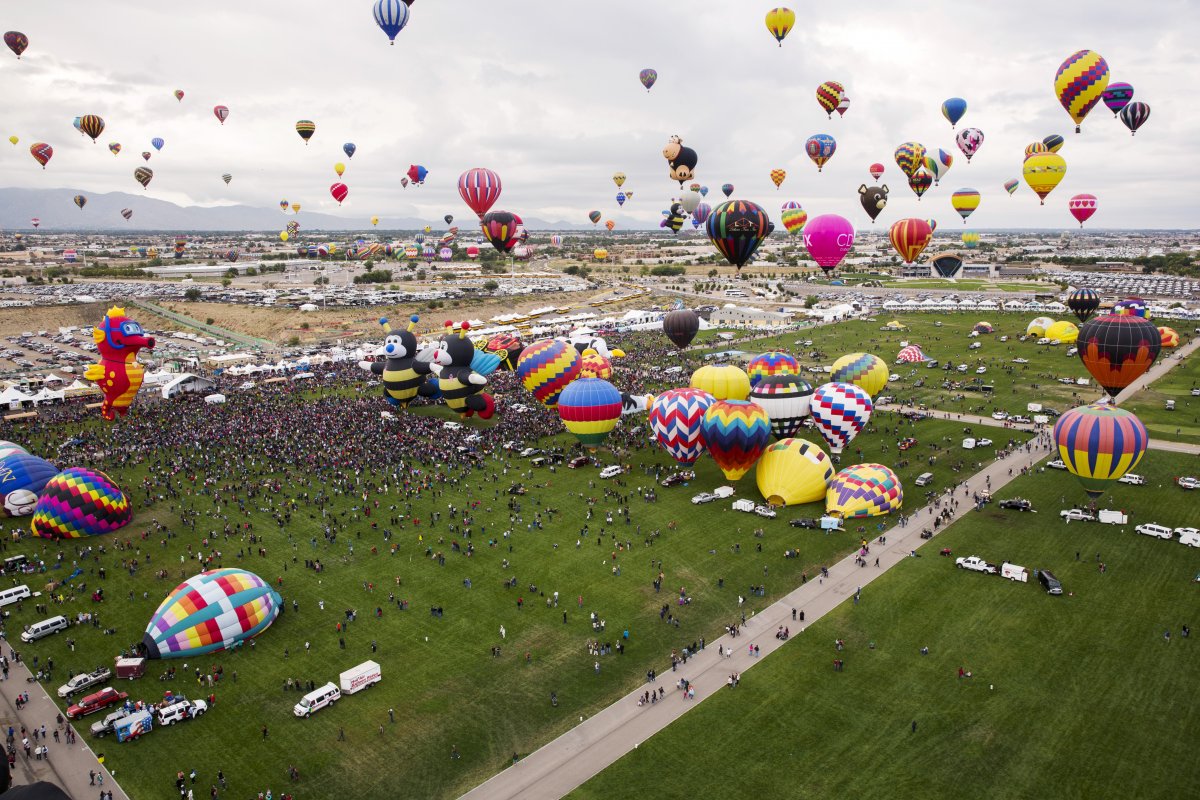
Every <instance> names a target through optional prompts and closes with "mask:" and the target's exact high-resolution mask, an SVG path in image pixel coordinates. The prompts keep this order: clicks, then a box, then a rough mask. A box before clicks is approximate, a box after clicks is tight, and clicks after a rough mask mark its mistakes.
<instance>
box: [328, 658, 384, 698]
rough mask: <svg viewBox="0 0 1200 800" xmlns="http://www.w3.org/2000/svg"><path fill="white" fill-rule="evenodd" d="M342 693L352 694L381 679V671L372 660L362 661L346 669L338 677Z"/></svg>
mask: <svg viewBox="0 0 1200 800" xmlns="http://www.w3.org/2000/svg"><path fill="white" fill-rule="evenodd" d="M338 680H339V682H340V683H341V685H342V694H344V695H346V694H354V693H355V692H357V691H360V690H362V689H366V688H367V687H368V686H373V685H374V684H376V683H379V681H381V680H383V673H382V672H381V671H380V669H379V665H378V664H376V663H375V662H374V661H364V662H363V663H361V664H359V665H358V666H357V667H353V668H351V669H348V670H346V671H345V672H343V673H342V674H341V675H340V676H339V677H338Z"/></svg>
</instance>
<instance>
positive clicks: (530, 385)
mask: <svg viewBox="0 0 1200 800" xmlns="http://www.w3.org/2000/svg"><path fill="white" fill-rule="evenodd" d="M580 369H581V364H580V362H579V352H578V351H577V350H576V349H575V348H574V347H572V346H571V345H570V344H568V343H567V342H564V341H561V340H559V339H543V340H542V341H540V342H534V343H533V344H531V345H529V347H526V348H525V349H524V350H522V351H521V355H520V357H519V358H518V359H517V370H516V372H517V377H518V378H519V379H520V380H521V383H522V384H523V385H524V386H525V388H526V389H527V390H529V391H530V392H532V393H533V396H534V397H536V398H537V400H538V402H540V403H541V404H542V405H544V406H546V407H547V408H554V407H555V406H556V405H557V404H558V399H559V395H560V394H561V393H562V391H563V389H565V388H566V387H567V385H568V384H570V383H571V381H573V380H575V379H576V378H577V377H579V371H580Z"/></svg>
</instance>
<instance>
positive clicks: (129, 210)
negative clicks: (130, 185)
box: [121, 208, 133, 219]
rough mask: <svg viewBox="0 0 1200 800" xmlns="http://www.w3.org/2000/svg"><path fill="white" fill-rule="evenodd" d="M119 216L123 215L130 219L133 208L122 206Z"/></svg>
mask: <svg viewBox="0 0 1200 800" xmlns="http://www.w3.org/2000/svg"><path fill="white" fill-rule="evenodd" d="M121 216H122V217H124V218H125V219H131V218H132V217H133V209H132V208H122V209H121Z"/></svg>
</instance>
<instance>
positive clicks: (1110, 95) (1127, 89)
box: [1100, 83, 1133, 117]
mask: <svg viewBox="0 0 1200 800" xmlns="http://www.w3.org/2000/svg"><path fill="white" fill-rule="evenodd" d="M1100 99H1102V100H1103V101H1104V105H1105V106H1106V107H1107V108H1108V110H1109V111H1111V112H1113V116H1114V117H1115V116H1117V115H1118V114H1120V113H1121V109H1123V108H1124V107H1125V106H1127V105H1129V101H1130V100H1132V99H1133V87H1132V86H1130V85H1129V84H1128V83H1110V84H1109V85H1108V88H1106V89H1105V90H1104V91H1103V92H1101V93H1100Z"/></svg>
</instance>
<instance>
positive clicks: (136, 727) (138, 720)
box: [113, 711, 154, 742]
mask: <svg viewBox="0 0 1200 800" xmlns="http://www.w3.org/2000/svg"><path fill="white" fill-rule="evenodd" d="M152 730H154V715H152V714H151V713H150V712H149V711H135V712H133V713H132V714H130V715H129V716H127V717H125V718H124V719H119V720H117V721H116V722H115V723H114V724H113V731H115V732H116V734H117V741H118V742H127V741H129V740H130V739H136V738H138V737H139V736H142V735H143V734H146V733H149V732H150V731H152Z"/></svg>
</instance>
